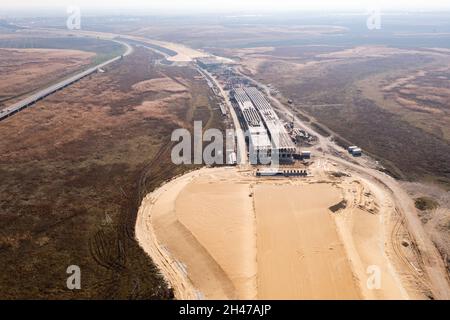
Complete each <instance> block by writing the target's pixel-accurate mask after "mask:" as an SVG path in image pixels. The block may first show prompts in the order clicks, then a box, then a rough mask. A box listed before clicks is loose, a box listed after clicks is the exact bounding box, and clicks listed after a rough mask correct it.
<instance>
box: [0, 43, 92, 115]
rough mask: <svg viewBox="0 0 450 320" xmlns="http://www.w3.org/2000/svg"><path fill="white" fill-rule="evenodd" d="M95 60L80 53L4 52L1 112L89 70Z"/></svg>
mask: <svg viewBox="0 0 450 320" xmlns="http://www.w3.org/2000/svg"><path fill="white" fill-rule="evenodd" d="M94 56H95V53H93V52H85V51H77V50H57V49H0V73H1V74H2V79H1V80H0V108H1V105H5V106H7V105H9V104H11V103H13V101H14V100H16V99H15V98H17V97H20V96H22V95H24V94H26V93H29V92H32V91H34V90H36V89H39V88H41V87H44V86H45V85H48V84H50V83H53V82H56V81H57V80H59V79H61V78H63V77H65V76H68V75H70V74H72V73H73V72H75V71H78V70H80V69H82V68H83V67H87V66H88V65H90V64H91V60H92V59H93V57H94Z"/></svg>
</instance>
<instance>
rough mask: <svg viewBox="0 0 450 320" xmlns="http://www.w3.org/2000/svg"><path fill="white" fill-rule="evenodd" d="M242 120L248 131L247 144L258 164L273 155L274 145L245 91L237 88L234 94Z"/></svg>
mask: <svg viewBox="0 0 450 320" xmlns="http://www.w3.org/2000/svg"><path fill="white" fill-rule="evenodd" d="M233 98H234V100H235V101H236V103H237V106H238V109H239V113H240V116H241V119H242V121H241V122H242V127H243V130H245V131H246V133H247V134H246V142H247V143H248V146H249V153H250V156H251V157H252V163H253V164H257V162H258V161H259V159H260V158H261V157H268V156H270V155H271V151H272V145H271V142H270V139H269V136H268V134H267V130H266V129H265V127H264V124H263V122H262V119H261V117H260V115H259V113H258V111H257V110H256V109H255V107H254V105H253V103H252V102H251V101H250V98H249V97H248V96H247V94H246V93H245V91H244V90H243V89H241V88H237V89H235V90H234V92H233Z"/></svg>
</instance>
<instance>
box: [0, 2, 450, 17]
mask: <svg viewBox="0 0 450 320" xmlns="http://www.w3.org/2000/svg"><path fill="white" fill-rule="evenodd" d="M69 5H77V6H80V8H81V9H83V8H84V9H85V10H91V9H92V8H96V9H103V10H104V11H113V10H116V9H117V8H127V9H131V8H140V9H145V10H146V11H147V12H149V11H150V12H151V11H152V10H153V11H154V12H161V11H166V12H178V13H179V12H191V11H193V12H209V11H217V12H230V11H247V12H252V11H254V12H258V11H269V10H277V11H285V10H305V11H306V10H325V11H333V10H343V11H364V10H367V8H369V7H373V6H377V7H380V8H381V9H382V10H402V11H409V10H439V9H446V10H450V1H449V0H378V1H374V0H225V1H222V0H13V1H11V0H0V14H1V10H2V9H4V10H6V9H10V8H18V7H20V8H22V9H34V8H44V7H51V8H54V9H59V8H64V7H67V6H69Z"/></svg>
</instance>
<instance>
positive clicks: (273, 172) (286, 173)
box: [256, 168, 308, 177]
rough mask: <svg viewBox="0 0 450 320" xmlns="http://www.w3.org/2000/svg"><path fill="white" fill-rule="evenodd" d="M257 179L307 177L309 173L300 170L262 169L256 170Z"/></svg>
mask: <svg viewBox="0 0 450 320" xmlns="http://www.w3.org/2000/svg"><path fill="white" fill-rule="evenodd" d="M256 176H257V177H280V176H282V177H307V176H308V172H307V171H306V170H299V169H286V170H281V169H271V168H269V169H262V170H259V169H258V170H256Z"/></svg>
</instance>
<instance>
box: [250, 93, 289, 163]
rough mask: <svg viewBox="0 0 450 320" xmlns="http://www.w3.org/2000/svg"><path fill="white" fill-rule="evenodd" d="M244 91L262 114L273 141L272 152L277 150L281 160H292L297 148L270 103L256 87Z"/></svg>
mask: <svg viewBox="0 0 450 320" xmlns="http://www.w3.org/2000/svg"><path fill="white" fill-rule="evenodd" d="M244 92H245V93H246V94H247V96H248V97H249V98H250V100H251V102H252V103H253V105H254V106H255V108H256V110H258V113H259V115H260V116H261V119H262V121H263V123H264V126H265V128H266V130H267V132H268V134H269V137H270V139H271V142H272V152H277V154H278V155H279V159H280V162H292V161H293V160H294V154H295V152H296V151H297V148H296V147H295V145H294V143H293V142H292V139H291V137H290V136H289V134H288V133H287V131H286V128H285V127H284V126H283V124H282V122H281V120H280V119H279V118H278V115H277V114H276V113H275V111H274V110H273V108H272V106H271V105H270V103H269V102H268V101H267V100H266V98H265V97H264V96H263V94H262V93H261V92H260V91H259V90H258V89H257V88H255V87H245V88H244Z"/></svg>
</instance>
